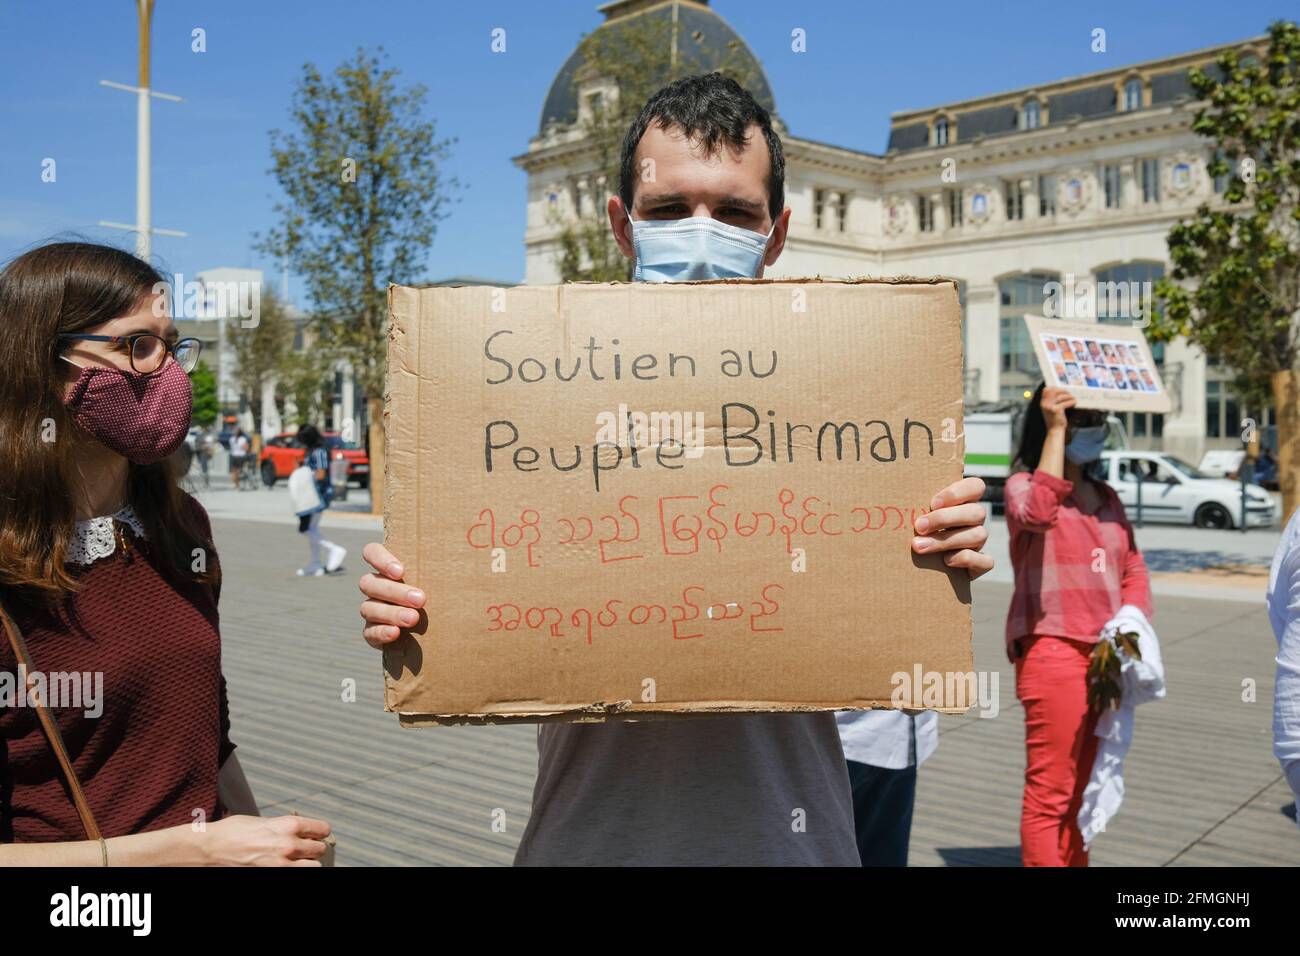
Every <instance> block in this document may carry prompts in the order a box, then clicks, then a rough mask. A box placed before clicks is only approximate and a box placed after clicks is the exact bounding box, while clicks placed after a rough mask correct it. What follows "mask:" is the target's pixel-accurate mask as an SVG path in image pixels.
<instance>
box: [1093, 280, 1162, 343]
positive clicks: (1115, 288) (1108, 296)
mask: <svg viewBox="0 0 1300 956" xmlns="http://www.w3.org/2000/svg"><path fill="white" fill-rule="evenodd" d="M1094 275H1095V278H1096V283H1097V287H1096V288H1097V321H1098V322H1109V323H1111V324H1114V325H1132V324H1133V323H1135V322H1140V321H1141V320H1142V319H1143V318H1144V317H1146V316H1149V314H1150V310H1151V309H1152V308H1153V307H1154V305H1155V303H1154V301H1153V297H1152V290H1154V289H1155V285H1156V282H1157V281H1159V280H1160V279H1163V278H1164V275H1165V266H1164V263H1162V262H1126V263H1124V264H1123V265H1118V266H1111V267H1110V268H1108V269H1098V270H1097V271H1096V272H1095V273H1094ZM1157 349H1158V350H1159V351H1158V352H1157V351H1156V350H1157ZM1152 354H1153V357H1154V358H1155V360H1156V361H1157V362H1161V361H1163V360H1164V349H1163V347H1162V346H1161V345H1160V343H1156V344H1154V345H1153V346H1152Z"/></svg>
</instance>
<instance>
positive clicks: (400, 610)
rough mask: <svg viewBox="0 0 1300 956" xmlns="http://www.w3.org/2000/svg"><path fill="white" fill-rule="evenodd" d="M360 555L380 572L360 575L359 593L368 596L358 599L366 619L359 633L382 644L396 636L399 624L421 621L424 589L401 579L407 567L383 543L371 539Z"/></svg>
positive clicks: (398, 631)
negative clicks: (364, 598)
mask: <svg viewBox="0 0 1300 956" xmlns="http://www.w3.org/2000/svg"><path fill="white" fill-rule="evenodd" d="M361 556H362V557H363V558H365V559H366V563H367V564H369V565H370V566H371V567H372V568H374V569H375V570H376V571H378V572H379V573H378V574H364V575H362V576H361V585H360V587H361V593H362V594H364V595H365V596H366V597H367V598H369V600H367V601H363V602H361V617H362V618H363V619H364V620H365V622H366V626H365V627H364V628H363V629H362V631H361V636H362V637H364V638H365V639H366V643H367V644H369V645H370V646H371V647H383V646H384V645H385V644H391V643H392V642H393V641H395V640H397V638H398V637H399V636H401V633H402V630H401V629H402V628H404V627H414V626H415V625H416V624H418V623H419V622H420V610H419V609H420V608H422V607H424V592H423V591H421V590H419V589H418V588H413V587H410V586H409V585H406V584H403V583H402V575H403V574H405V573H406V569H405V568H404V567H402V562H400V561H398V560H397V559H396V558H395V557H393V556H392V554H390V553H389V551H388V549H387V548H385V547H384V546H383V545H382V544H378V543H376V542H373V541H372V542H371V543H370V544H368V545H366V546H365V548H364V549H362V551H361Z"/></svg>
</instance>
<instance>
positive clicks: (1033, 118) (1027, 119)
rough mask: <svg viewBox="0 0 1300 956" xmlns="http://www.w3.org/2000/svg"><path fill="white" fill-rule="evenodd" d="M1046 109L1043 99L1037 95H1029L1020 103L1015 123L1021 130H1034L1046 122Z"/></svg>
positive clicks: (1045, 124)
mask: <svg viewBox="0 0 1300 956" xmlns="http://www.w3.org/2000/svg"><path fill="white" fill-rule="evenodd" d="M1047 113H1048V109H1047V105H1045V104H1044V103H1043V100H1040V99H1039V98H1037V96H1030V98H1028V99H1026V100H1024V101H1023V103H1021V111H1019V113H1018V116H1017V125H1018V126H1019V129H1022V130H1036V129H1039V127H1040V126H1047V124H1048V116H1047Z"/></svg>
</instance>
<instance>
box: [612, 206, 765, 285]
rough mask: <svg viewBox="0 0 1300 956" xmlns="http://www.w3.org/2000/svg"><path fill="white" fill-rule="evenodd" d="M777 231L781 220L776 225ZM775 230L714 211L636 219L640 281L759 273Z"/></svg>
mask: <svg viewBox="0 0 1300 956" xmlns="http://www.w3.org/2000/svg"><path fill="white" fill-rule="evenodd" d="M772 230H773V231H775V230H776V224H775V223H773V224H772ZM771 238H772V233H771V232H769V233H768V234H767V235H763V233H761V232H751V231H750V230H748V229H741V228H740V227H739V226H729V225H727V224H726V223H725V222H718V220H716V219H711V218H710V217H708V216H692V217H691V218H689V219H634V220H632V246H633V248H634V249H635V250H636V271H635V272H634V273H633V275H632V278H633V279H635V280H636V281H638V282H685V281H687V280H689V279H752V278H754V277H755V276H757V275H758V270H759V269H760V268H761V267H762V265H763V256H764V254H765V253H766V252H767V243H768V240H769V239H771Z"/></svg>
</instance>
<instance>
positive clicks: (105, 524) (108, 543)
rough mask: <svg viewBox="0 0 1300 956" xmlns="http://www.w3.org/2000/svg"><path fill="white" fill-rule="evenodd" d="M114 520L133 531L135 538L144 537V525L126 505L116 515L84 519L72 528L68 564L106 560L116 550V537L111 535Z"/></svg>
mask: <svg viewBox="0 0 1300 956" xmlns="http://www.w3.org/2000/svg"><path fill="white" fill-rule="evenodd" d="M115 520H116V521H120V522H122V524H124V525H126V526H127V527H128V528H130V529H131V530H132V531H134V532H135V533H136V535H137V536H139V537H141V538H143V537H144V536H145V533H144V525H142V524H141V523H140V519H139V518H137V517H136V516H135V512H134V511H133V510H132V509H131V506H130V505H127V506H126V507H125V508H123V509H122V510H121V511H118V512H117V513H116V514H111V515H100V516H99V517H97V518H86V519H85V520H84V521H78V522H77V523H76V525H74V526H73V531H72V540H71V541H69V542H68V557H67V560H68V562H69V563H70V564H93V563H94V562H95V561H98V560H99V559H100V558H106V557H108V556H109V555H110V554H112V553H113V552H114V551H115V550H117V535H115V534H114V533H113V522H114V521H115Z"/></svg>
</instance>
